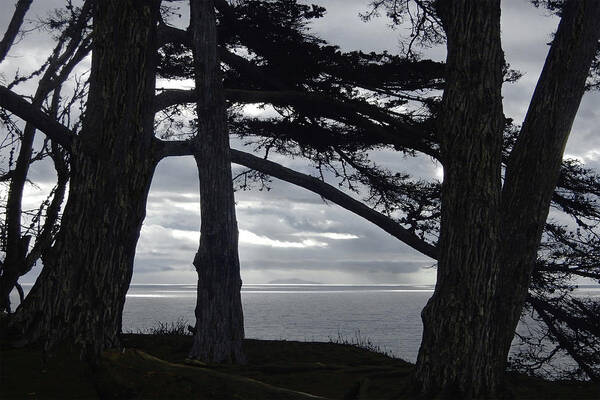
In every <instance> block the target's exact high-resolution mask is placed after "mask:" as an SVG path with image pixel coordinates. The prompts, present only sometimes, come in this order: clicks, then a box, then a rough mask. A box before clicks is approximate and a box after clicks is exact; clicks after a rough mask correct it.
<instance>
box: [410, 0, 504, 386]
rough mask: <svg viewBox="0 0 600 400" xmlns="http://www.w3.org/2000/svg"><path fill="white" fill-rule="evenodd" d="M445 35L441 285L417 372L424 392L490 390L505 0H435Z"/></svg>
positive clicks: (494, 379) (493, 381) (495, 374)
mask: <svg viewBox="0 0 600 400" xmlns="http://www.w3.org/2000/svg"><path fill="white" fill-rule="evenodd" d="M437 7H438V12H439V15H440V16H441V18H442V22H443V25H444V29H445V31H446V34H447V48H448V55H447V64H446V71H447V72H446V74H447V76H446V87H445V90H444V97H443V101H442V112H441V115H440V117H439V120H438V132H439V135H440V141H441V145H442V146H441V151H442V159H443V161H444V182H443V185H442V217H441V231H440V241H439V245H438V246H439V251H440V257H439V259H438V269H437V284H436V288H435V291H434V294H433V296H432V298H431V299H430V300H429V302H428V303H427V305H426V307H425V308H424V309H423V312H422V314H421V315H422V319H423V340H422V343H421V348H420V350H419V355H418V359H417V365H416V371H415V378H416V381H417V384H418V385H419V386H420V390H421V391H422V392H423V393H425V394H427V395H434V394H436V393H438V392H454V394H455V396H457V397H465V398H468V397H485V396H487V395H488V394H489V393H493V392H495V390H496V388H497V386H498V383H499V381H500V379H501V376H502V371H499V370H497V369H495V368H494V366H493V365H491V364H490V363H489V362H488V357H489V355H490V354H491V353H492V349H491V347H492V346H493V343H492V341H491V340H490V338H491V335H490V334H491V332H492V328H491V326H490V323H491V313H492V310H493V307H492V299H493V294H494V285H495V280H496V277H497V273H498V267H499V262H498V261H499V257H498V255H499V254H498V251H499V248H498V247H499V246H498V243H499V240H498V238H499V236H500V232H499V212H498V210H499V205H500V189H501V180H500V165H501V145H502V128H503V124H504V116H503V113H502V100H501V99H502V97H501V87H502V67H503V65H504V59H503V53H502V49H501V44H500V1H499V0H485V1H480V0H477V1H475V0H462V1H451V2H450V1H446V2H438V5H437Z"/></svg>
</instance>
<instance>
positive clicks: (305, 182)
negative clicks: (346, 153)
mask: <svg viewBox="0 0 600 400" xmlns="http://www.w3.org/2000/svg"><path fill="white" fill-rule="evenodd" d="M160 145H161V147H162V151H161V156H162V157H169V156H183V155H193V149H192V146H191V144H190V142H182V141H169V142H166V141H161V142H160ZM231 162H233V163H235V164H239V165H243V166H245V167H248V168H252V169H254V170H256V171H259V172H262V173H264V174H267V175H270V176H272V177H275V178H278V179H281V180H283V181H286V182H289V183H291V184H294V185H296V186H300V187H303V188H305V189H307V190H310V191H311V192H313V193H316V194H318V195H320V196H322V197H323V198H325V199H327V200H329V201H331V202H333V203H335V204H337V205H339V206H341V207H343V208H345V209H346V210H348V211H351V212H353V213H354V214H356V215H358V216H360V217H363V218H364V219H366V220H367V221H370V222H372V223H373V224H375V225H377V226H378V227H380V228H381V229H383V230H384V231H386V232H387V233H389V234H390V235H392V236H394V237H395V238H397V239H399V240H400V241H402V242H404V243H406V244H407V245H409V246H410V247H412V248H413V249H415V250H417V251H420V252H421V253H423V254H425V255H426V256H428V257H431V258H433V259H437V257H438V249H437V248H436V247H435V246H433V245H431V244H429V243H427V242H426V241H424V240H423V239H421V238H419V237H418V236H416V235H414V234H413V233H411V232H410V231H409V230H408V229H405V228H403V227H402V226H400V225H399V224H398V223H397V222H396V221H394V220H393V219H391V218H390V217H388V216H386V215H383V214H381V213H379V212H377V211H375V210H373V209H371V208H370V207H368V206H366V205H365V204H363V203H361V202H360V201H358V200H355V199H353V198H352V197H350V196H348V195H347V194H345V193H344V192H342V191H341V190H339V189H337V188H335V187H333V186H331V185H329V184H327V183H325V182H323V181H321V180H319V179H317V178H314V177H312V176H310V175H306V174H302V173H300V172H296V171H294V170H292V169H289V168H286V167H284V166H282V165H279V164H277V163H274V162H272V161H269V160H265V159H263V158H260V157H256V156H254V155H252V154H249V153H245V152H243V151H239V150H234V149H231Z"/></svg>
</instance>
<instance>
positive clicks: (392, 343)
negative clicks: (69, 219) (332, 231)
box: [123, 285, 433, 361]
mask: <svg viewBox="0 0 600 400" xmlns="http://www.w3.org/2000/svg"><path fill="white" fill-rule="evenodd" d="M195 290H196V288H195V286H194V285H132V287H131V288H130V290H129V293H128V294H127V301H126V303H125V309H124V312H123V329H124V330H133V331H135V330H143V329H146V328H148V327H152V326H153V325H156V322H157V321H161V322H174V321H176V320H177V319H180V318H183V319H184V320H187V321H189V322H190V324H192V325H193V324H194V307H195V299H196V293H195ZM432 293H433V288H432V287H431V286H402V285H386V286H383V285H378V286H359V285H352V286H348V285H244V286H243V287H242V303H243V307H244V326H245V333H246V337H248V338H257V339H287V340H303V341H328V340H329V339H331V338H338V336H342V337H344V338H346V339H349V340H353V339H357V338H356V336H357V335H359V336H360V338H363V339H365V338H368V339H369V340H371V341H372V342H373V344H375V345H377V346H379V347H380V348H381V349H382V350H387V351H390V352H392V353H393V354H394V355H396V356H399V357H401V358H404V359H406V360H413V361H414V360H415V359H416V356H417V350H418V347H419V343H420V341H421V329H422V326H421V318H420V312H421V309H422V308H423V306H424V305H425V303H426V302H427V300H428V299H429V297H430V296H431V294H432Z"/></svg>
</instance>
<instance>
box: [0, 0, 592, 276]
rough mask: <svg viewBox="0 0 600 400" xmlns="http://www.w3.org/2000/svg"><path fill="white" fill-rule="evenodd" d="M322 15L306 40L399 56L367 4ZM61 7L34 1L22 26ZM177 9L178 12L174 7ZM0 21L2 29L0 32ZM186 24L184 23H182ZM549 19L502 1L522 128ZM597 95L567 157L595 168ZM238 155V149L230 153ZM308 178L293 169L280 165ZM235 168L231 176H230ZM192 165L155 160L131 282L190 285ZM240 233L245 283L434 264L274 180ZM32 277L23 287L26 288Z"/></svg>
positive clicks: (336, 7)
mask: <svg viewBox="0 0 600 400" xmlns="http://www.w3.org/2000/svg"><path fill="white" fill-rule="evenodd" d="M310 3H317V4H321V5H323V6H325V7H326V8H327V9H328V13H327V16H326V17H325V18H323V19H320V20H317V21H315V22H314V24H313V29H314V32H316V33H317V34H318V35H320V36H321V37H323V38H325V39H327V40H329V41H330V42H331V43H334V44H338V45H339V46H340V47H341V48H342V49H344V50H359V49H360V50H365V51H373V50H374V51H382V50H388V51H390V52H392V53H397V52H398V49H399V46H398V40H399V35H401V34H405V33H406V31H404V30H403V29H402V28H400V29H397V30H392V29H390V28H389V27H388V26H387V24H388V21H387V20H386V19H385V18H379V19H376V20H373V21H371V22H369V23H364V22H361V20H360V18H359V17H358V13H359V12H361V11H365V10H366V5H367V4H368V1H367V0H329V1H318V0H312V1H310ZM60 4H62V1H61V0H51V1H49V0H46V1H43V2H42V1H36V2H34V4H33V6H32V11H31V14H30V15H29V16H30V18H33V17H34V16H43V15H45V12H46V11H45V10H47V9H49V8H52V7H57V6H59V5H60ZM182 4H185V3H182ZM9 17H10V15H9V13H8V12H6V11H5V12H4V13H3V14H2V15H0V27H1V28H2V29H1V30H2V31H4V29H5V27H6V25H7V24H8V18H9ZM182 20H185V17H184V18H182ZM557 22H558V21H557V19H556V18H554V17H549V16H548V15H547V12H546V11H544V10H539V9H535V8H534V7H532V6H531V5H530V4H529V2H528V1H526V0H507V1H504V2H503V18H502V31H503V46H504V49H505V53H506V58H507V60H508V62H509V63H510V64H511V67H512V68H514V69H517V70H520V71H521V72H523V73H524V74H525V75H524V76H523V78H522V79H521V80H520V81H519V82H518V83H516V84H511V85H507V86H506V87H505V88H504V91H503V94H504V107H505V113H506V114H507V115H508V116H510V117H512V118H514V119H515V121H516V122H517V123H520V122H521V121H522V119H523V117H524V115H525V112H526V110H527V105H528V102H529V99H530V97H531V95H532V93H533V89H534V87H535V83H536V81H537V78H538V76H539V73H540V71H541V68H542V65H543V62H544V59H545V57H546V52H547V50H548V47H547V45H546V44H547V42H549V40H550V37H551V33H552V32H553V30H554V29H555V28H556V24H557ZM51 45H52V44H51V42H50V41H49V40H48V38H47V37H45V36H44V35H41V36H40V35H37V36H36V40H35V41H32V40H29V39H28V40H24V41H22V42H21V43H19V44H18V45H17V46H16V47H15V49H14V50H13V51H12V52H11V54H12V55H13V57H12V58H10V60H9V61H7V62H5V63H3V64H2V66H0V72H1V73H4V74H5V76H6V77H12V75H13V74H14V71H15V70H16V68H19V69H20V70H22V71H23V73H25V72H28V71H31V69H32V68H34V66H37V65H39V64H40V63H41V62H42V61H43V60H44V59H45V57H46V55H47V53H48V50H49V46H51ZM425 55H426V56H428V57H433V58H435V59H439V60H443V58H444V49H443V48H435V49H430V50H428V52H427V53H426V54H425ZM599 105H600V95H599V94H597V93H592V94H586V96H585V97H584V100H583V103H582V105H581V107H580V111H579V114H578V116H577V119H576V121H575V124H574V127H573V132H572V136H571V140H570V141H569V144H568V146H567V150H566V153H567V154H568V155H569V156H570V157H576V158H578V159H579V160H581V161H583V162H585V163H586V164H587V165H588V166H592V167H594V168H597V169H598V168H599V167H600V135H598V128H597V126H598V122H599V121H600V115H599V111H598V109H599V107H598V106H599ZM234 145H236V146H237V144H234ZM377 159H378V161H380V162H381V163H382V164H384V165H385V166H386V167H388V168H391V169H395V170H399V171H407V172H411V173H414V174H415V175H417V176H432V177H436V176H437V177H440V175H441V174H440V170H439V166H438V165H435V164H433V163H431V162H430V161H428V160H427V159H423V160H406V159H404V158H402V156H401V155H399V154H395V153H394V152H391V151H390V152H384V153H382V154H379V155H378V158H377ZM288 165H293V167H294V168H298V169H300V170H303V171H309V169H308V168H307V166H306V165H304V164H303V163H302V162H301V161H297V160H296V161H293V162H291V163H288ZM236 168H237V167H236ZM31 176H32V178H33V179H34V180H35V181H36V182H38V183H39V188H34V187H28V189H27V194H26V202H27V204H29V205H30V206H32V207H34V206H37V204H39V202H40V200H42V199H43V198H44V196H45V194H44V193H46V192H47V191H48V190H49V189H50V188H51V187H52V180H53V179H54V173H53V172H52V170H51V169H49V168H48V165H47V164H42V163H39V164H36V165H35V166H34V168H33V169H32V175H31ZM197 192H198V182H197V173H196V165H195V163H194V161H193V159H191V158H189V157H183V158H177V159H167V160H163V161H162V162H161V163H160V164H159V166H158V169H157V171H156V175H155V178H154V181H153V184H152V189H151V192H150V197H149V200H148V209H147V217H146V220H145V223H144V226H143V229H142V233H141V237H140V241H139V244H138V249H137V254H136V261H135V271H134V277H133V282H134V283H150V282H152V283H194V282H195V280H196V274H195V271H194V270H193V267H192V265H191V262H192V260H193V257H194V254H195V252H196V249H197V246H198V229H199V224H200V220H199V218H200V217H199V196H198V193H197ZM236 201H237V216H238V223H239V229H240V260H241V267H242V278H243V281H244V282H245V283H263V282H268V281H270V280H274V279H286V278H301V279H306V280H311V281H318V282H328V283H370V282H373V283H390V282H394V283H411V284H423V283H434V281H435V270H434V269H432V268H430V267H431V266H432V265H433V264H434V262H433V261H432V260H431V259H429V258H427V257H425V256H423V255H421V254H419V253H418V252H416V251H414V250H412V249H410V248H409V247H408V246H406V245H404V244H402V243H401V242H399V241H398V240H397V239H395V238H393V237H391V236H390V235H388V234H387V233H385V232H383V231H382V230H381V229H379V228H377V227H376V226H374V225H372V224H370V223H368V222H366V221H364V220H362V219H361V218H359V217H357V216H355V215H353V214H352V213H350V212H348V211H346V210H344V209H341V208H340V207H338V206H335V205H330V204H324V203H323V202H322V200H321V198H320V197H319V196H317V195H314V194H312V193H310V192H308V191H306V190H304V189H301V188H296V187H292V186H291V185H289V184H286V183H284V182H280V181H277V180H273V182H272V183H271V190H270V191H268V192H267V191H262V192H260V191H245V192H237V193H236ZM35 275H36V271H34V273H33V274H31V275H30V276H28V277H26V279H25V280H24V281H31V280H32V279H34V276H35Z"/></svg>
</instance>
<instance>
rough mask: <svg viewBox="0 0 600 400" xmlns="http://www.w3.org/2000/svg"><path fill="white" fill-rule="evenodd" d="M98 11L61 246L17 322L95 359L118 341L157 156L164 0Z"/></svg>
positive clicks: (111, 4)
mask: <svg viewBox="0 0 600 400" xmlns="http://www.w3.org/2000/svg"><path fill="white" fill-rule="evenodd" d="M95 7H96V8H95V11H94V45H95V47H94V51H93V55H92V70H91V75H90V92H89V97H88V105H87V111H86V115H85V118H84V125H83V129H82V133H81V135H80V136H79V137H78V138H76V140H74V143H73V146H72V155H71V167H72V168H71V183H70V189H69V198H68V201H67V204H66V207H65V212H64V214H63V218H62V224H61V229H60V232H59V233H58V235H57V237H56V241H55V245H54V247H53V248H52V249H51V250H50V251H49V252H48V253H47V255H46V257H45V258H44V269H43V270H42V273H41V275H40V277H39V278H38V280H37V281H36V284H35V285H34V287H33V288H32V290H31V292H30V294H29V296H27V298H26V300H25V302H24V303H23V304H22V306H21V307H19V309H18V310H17V313H16V315H15V318H14V326H15V327H17V328H20V329H21V330H22V333H23V334H24V337H25V339H27V340H28V341H34V340H42V341H43V342H44V343H45V344H46V345H47V346H51V345H54V344H56V343H58V342H66V343H67V344H71V345H75V346H77V347H79V348H80V349H82V351H83V352H84V353H85V354H86V355H87V356H91V357H94V356H95V355H97V354H98V352H100V351H102V350H103V349H105V348H107V347H111V346H115V345H117V344H118V341H117V339H118V338H117V335H118V334H119V333H120V328H121V313H122V308H123V304H124V302H125V294H126V292H127V288H128V286H129V282H130V279H131V274H132V266H133V257H134V254H135V246H136V242H137V239H138V236H139V232H140V228H141V224H142V221H143V218H144V215H145V203H146V197H147V193H148V190H149V186H150V181H151V177H152V174H153V171H154V167H155V165H156V157H154V156H153V154H152V146H153V119H154V114H153V112H152V99H153V96H154V80H155V51H156V49H155V45H154V43H155V31H156V23H157V17H158V7H159V1H157V0H146V1H140V0H118V1H117V0H105V1H99V2H96V6H95Z"/></svg>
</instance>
